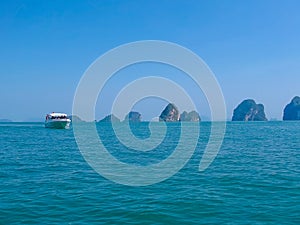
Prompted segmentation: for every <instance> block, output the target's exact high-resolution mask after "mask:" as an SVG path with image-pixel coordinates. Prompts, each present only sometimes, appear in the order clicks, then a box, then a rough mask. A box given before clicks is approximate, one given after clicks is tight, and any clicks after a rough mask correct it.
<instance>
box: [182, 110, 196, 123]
mask: <svg viewBox="0 0 300 225" xmlns="http://www.w3.org/2000/svg"><path fill="white" fill-rule="evenodd" d="M180 121H186V122H200V121H201V118H200V115H199V113H197V112H196V111H191V112H189V113H188V112H186V111H184V112H183V113H181V114H180Z"/></svg>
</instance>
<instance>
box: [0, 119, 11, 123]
mask: <svg viewBox="0 0 300 225" xmlns="http://www.w3.org/2000/svg"><path fill="white" fill-rule="evenodd" d="M11 122H13V121H12V120H9V119H0V123H11Z"/></svg>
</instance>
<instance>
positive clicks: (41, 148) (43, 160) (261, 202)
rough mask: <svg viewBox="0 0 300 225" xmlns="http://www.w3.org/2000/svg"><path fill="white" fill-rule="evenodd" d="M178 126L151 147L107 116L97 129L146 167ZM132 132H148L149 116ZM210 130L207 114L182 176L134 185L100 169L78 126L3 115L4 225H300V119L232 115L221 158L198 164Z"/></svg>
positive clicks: (121, 153)
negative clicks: (140, 145) (236, 118)
mask: <svg viewBox="0 0 300 225" xmlns="http://www.w3.org/2000/svg"><path fill="white" fill-rule="evenodd" d="M172 126H173V127H171V128H170V129H169V130H168V135H167V137H166V139H165V140H164V142H163V143H162V144H161V146H160V147H158V148H157V149H155V150H154V151H153V152H152V153H151V152H145V153H137V152H135V151H132V150H131V149H128V148H126V146H123V145H122V144H121V143H120V142H118V140H117V139H116V138H115V136H114V135H113V131H112V129H111V126H109V124H97V129H98V132H99V137H101V139H102V140H103V143H104V144H105V146H106V147H107V148H108V149H109V151H110V152H111V154H112V155H113V156H114V157H115V158H118V159H119V160H120V161H123V162H124V163H132V164H137V165H144V164H145V165H146V164H147V163H157V162H158V161H159V160H164V159H165V158H167V157H168V156H169V155H170V154H171V153H172V149H173V146H175V145H176V140H177V139H178V137H179V136H180V132H179V133H178V132H177V130H176V127H177V126H178V127H179V126H180V124H179V123H178V124H177V125H176V124H173V125H172ZM132 130H133V133H134V134H135V135H136V136H137V137H139V138H147V137H148V136H149V129H148V125H147V124H146V123H143V124H141V125H135V126H132ZM209 134H210V123H205V122H202V123H201V136H200V138H199V143H198V146H197V149H196V150H195V153H194V155H193V157H192V158H191V159H190V160H189V162H188V163H187V164H186V165H185V167H184V168H183V169H182V170H180V171H179V172H178V173H177V174H176V175H174V176H173V177H171V178H169V179H167V180H165V181H163V182H161V183H157V184H154V185H150V186H144V187H131V186H125V185H121V184H116V183H114V182H112V181H110V180H107V179H105V178H103V177H102V176H101V175H99V174H98V173H96V172H95V171H94V170H93V169H92V168H91V167H90V166H89V164H87V162H86V161H85V160H84V158H83V156H82V155H81V153H80V151H79V149H78V147H77V144H76V141H75V138H74V134H73V131H72V129H69V130H55V129H46V128H44V126H43V124H42V123H0V166H1V167H0V168H1V169H0V224H93V223H94V224H126V223H130V224H300V123H299V122H248V123H240V122H228V123H227V131H226V135H225V139H224V142H223V145H222V147H221V149H220V151H219V154H218V156H217V157H216V159H215V160H214V161H213V163H212V164H211V165H210V167H209V168H208V169H207V170H205V171H204V172H199V171H198V167H199V161H200V159H201V156H202V154H203V151H204V149H205V146H206V144H207V141H208V137H209ZM174 143H175V144H174ZM87 144H88V143H87Z"/></svg>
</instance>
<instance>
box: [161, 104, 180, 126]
mask: <svg viewBox="0 0 300 225" xmlns="http://www.w3.org/2000/svg"><path fill="white" fill-rule="evenodd" d="M159 121H165V122H178V121H179V111H178V109H177V107H176V106H175V105H174V104H172V103H169V104H168V105H167V106H166V108H165V109H164V110H163V111H162V113H161V114H160V116H159Z"/></svg>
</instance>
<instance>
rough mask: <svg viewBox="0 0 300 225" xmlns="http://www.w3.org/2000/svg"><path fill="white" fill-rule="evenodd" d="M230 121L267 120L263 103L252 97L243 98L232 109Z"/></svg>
mask: <svg viewBox="0 0 300 225" xmlns="http://www.w3.org/2000/svg"><path fill="white" fill-rule="evenodd" d="M232 121H267V118H266V114H265V110H264V105H263V104H256V102H255V101H254V100H253V99H247V100H244V101H243V102H242V103H241V104H239V105H238V107H237V108H236V109H235V110H234V112H233V116H232Z"/></svg>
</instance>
